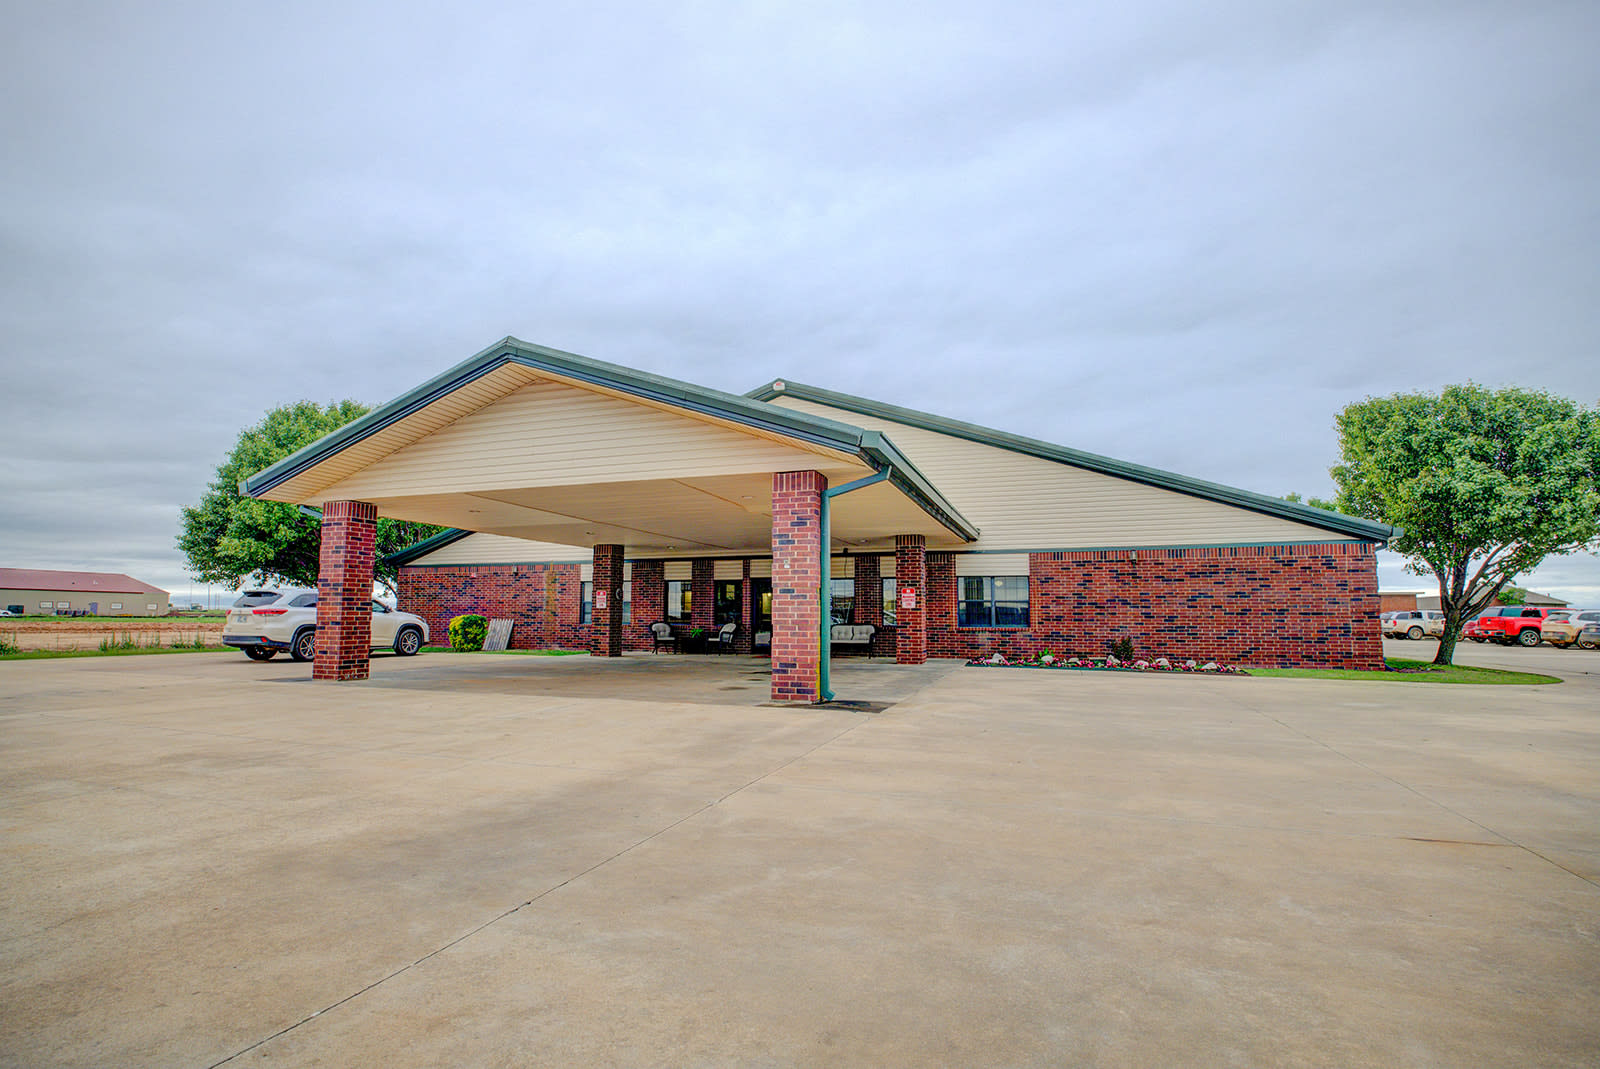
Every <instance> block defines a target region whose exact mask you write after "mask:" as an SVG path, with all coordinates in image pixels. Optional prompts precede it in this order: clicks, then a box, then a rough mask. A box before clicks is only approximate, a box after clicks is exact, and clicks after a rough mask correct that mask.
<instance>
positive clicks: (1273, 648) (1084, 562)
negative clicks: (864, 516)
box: [400, 472, 1383, 700]
mask: <svg viewBox="0 0 1600 1069" xmlns="http://www.w3.org/2000/svg"><path fill="white" fill-rule="evenodd" d="M789 474H790V475H796V476H797V475H803V474H807V473H800V472H796V473H789ZM777 478H778V477H775V478H774V482H776V481H777ZM817 478H819V479H820V478H821V477H820V476H818V477H817ZM783 493H784V495H785V496H784V497H783V507H784V508H785V509H787V510H788V511H787V512H786V513H785V516H786V519H785V520H784V521H783V522H784V524H785V526H784V527H783V537H784V538H786V539H790V540H791V543H792V544H795V549H794V551H793V552H794V556H795V558H796V560H797V561H798V562H799V564H800V565H801V566H803V567H804V568H805V569H809V570H810V571H809V575H798V576H797V579H798V581H799V582H798V584H791V585H792V586H798V585H804V584H806V583H809V586H808V587H806V589H807V590H808V591H809V593H804V594H802V595H800V601H801V602H802V603H803V604H801V605H800V606H799V608H800V609H801V610H802V611H803V613H806V614H808V615H805V616H804V620H803V622H801V623H800V624H799V625H798V626H799V627H801V628H802V629H803V630H805V634H806V635H807V636H813V635H815V634H816V626H817V622H818V617H817V612H818V611H819V608H818V602H817V598H816V584H817V582H818V581H819V580H820V574H819V573H818V571H817V569H816V563H817V562H816V553H817V550H818V548H819V547H820V530H814V529H809V528H807V527H806V526H805V523H806V522H809V516H810V513H809V512H808V509H809V508H810V507H812V506H811V502H812V499H813V495H812V491H810V490H807V489H804V488H802V489H800V490H788V491H784V492H783ZM814 496H815V502H816V505H815V507H817V508H818V509H820V491H817V492H816V493H815V495H814ZM774 502H775V505H776V504H777V503H778V498H777V496H776V495H775V497H774ZM775 515H776V514H775ZM818 515H819V516H820V513H819V514H818ZM796 520H799V521H802V523H801V526H799V527H790V526H788V524H789V523H791V522H793V521H796ZM774 531H775V532H777V531H778V524H777V521H776V520H775V522H774ZM813 531H814V533H812V532H813ZM797 538H798V539H799V542H798V543H793V540H794V539H797ZM1130 553H1134V554H1135V557H1136V559H1133V560H1129V559H1128V556H1129V554H1130ZM1030 560H1031V564H1030V571H1031V576H1030V579H1029V601H1030V606H1029V618H1030V621H1031V626H1030V627H1028V628H1026V629H1023V630H1012V629H1005V628H995V629H990V628H961V629H958V628H957V627H956V626H955V620H956V600H955V599H956V576H955V557H954V556H953V555H952V554H950V553H947V552H932V553H927V554H926V556H925V562H926V569H927V578H926V587H925V592H924V598H923V604H925V605H926V606H927V652H928V656H930V657H962V658H970V657H977V656H983V655H987V654H989V653H994V652H1001V653H1005V654H1006V655H1008V656H1012V655H1024V656H1025V655H1030V654H1033V653H1036V652H1038V651H1039V650H1040V649H1042V648H1046V647H1048V648H1050V649H1052V650H1056V651H1057V652H1061V653H1079V654H1093V655H1096V656H1098V655H1101V654H1103V653H1105V652H1106V647H1107V645H1108V644H1109V643H1110V642H1111V641H1112V640H1114V639H1115V638H1117V637H1119V636H1121V635H1127V636H1128V637H1129V638H1130V639H1132V641H1133V645H1134V650H1135V651H1136V652H1137V654H1138V655H1139V656H1142V657H1156V656H1169V657H1195V658H1209V657H1220V658H1223V659H1224V660H1227V661H1229V662H1232V663H1240V664H1255V665H1262V666H1265V665H1287V666H1316V667H1352V668H1373V667H1377V666H1378V664H1380V663H1381V660H1382V649H1383V647H1382V639H1381V637H1380V636H1379V634H1378V622H1377V616H1378V611H1379V610H1378V581H1377V568H1376V562H1375V559H1374V557H1373V551H1372V547H1371V546H1369V545H1362V544H1354V543H1331V544H1327V545H1311V546H1245V547H1237V548H1210V549H1183V550H1155V549H1141V550H1136V551H1133V550H1102V551H1093V552H1082V553H1035V554H1033V555H1032V556H1031V558H1030ZM856 567H857V576H856V620H857V621H859V622H862V623H871V622H873V620H874V619H875V618H876V614H877V613H878V612H879V609H878V607H877V605H878V598H879V596H880V594H879V588H878V584H877V583H876V581H874V580H871V579H869V578H868V575H869V570H870V568H871V567H872V566H871V565H869V564H867V558H863V559H860V560H858V561H857V562H856ZM899 567H900V565H899V563H898V562H897V565H896V570H899ZM662 571H663V570H662V566H661V562H660V561H636V562H634V565H633V623H632V624H630V625H628V626H627V627H625V628H624V629H623V648H624V649H630V650H640V649H643V650H648V649H650V637H649V634H648V632H647V631H646V630H645V629H646V628H647V627H648V626H649V625H650V624H651V623H652V622H654V621H656V620H660V619H662V616H663V605H662V597H663V582H662ZM747 586H748V582H747ZM773 590H774V597H773V602H774V621H773V623H774V631H776V629H777V623H778V621H777V606H778V605H779V603H780V602H781V601H782V599H781V598H780V596H779V595H778V593H777V592H778V590H779V583H778V580H777V569H776V568H774V582H773ZM580 598H581V588H580V586H579V568H578V565H576V564H549V565H538V564H518V565H511V564H493V565H477V566H466V565H459V566H456V565H452V566H437V567H430V566H426V565H413V566H408V567H405V568H402V569H400V607H401V608H402V609H405V610H406V611H407V612H414V613H417V614H418V615H420V616H422V617H424V618H425V619H426V620H427V621H428V625H429V627H430V628H431V629H432V631H433V641H434V642H436V643H438V644H441V645H443V644H444V643H445V642H447V641H448V638H447V630H446V629H447V627H448V625H449V622H450V618H451V617H452V616H457V615H460V614H461V613H463V612H480V613H482V614H483V615H485V616H510V617H512V618H513V619H515V620H516V621H517V625H516V627H515V628H514V629H513V631H512V645H513V646H514V647H516V648H518V649H540V648H547V647H561V648H567V649H584V648H586V647H587V645H588V642H589V629H588V628H586V627H582V626H580V625H579V624H578V612H579V601H580ZM697 600H698V595H697ZM806 629H808V630H806ZM774 638H775V639H776V635H775V636H774ZM896 638H897V634H896V630H895V629H892V628H891V629H886V630H885V631H883V632H882V633H881V634H880V636H879V639H878V644H877V645H876V646H875V650H876V652H878V653H880V654H882V655H888V654H890V653H893V652H894V649H895V641H896ZM811 641H812V640H811V639H810V638H809V637H808V638H807V639H806V640H805V642H804V643H803V645H807V646H809V643H810V642H811ZM803 652H805V656H802V657H799V658H792V657H789V658H783V660H785V661H791V662H793V667H792V668H790V669H785V670H784V672H785V673H789V674H794V675H796V676H797V677H798V678H799V679H800V680H804V679H808V678H809V679H814V678H815V675H814V673H815V672H816V671H817V667H816V664H815V656H816V655H815V654H811V653H809V650H806V651H803ZM779 678H780V674H779V673H778V672H776V671H775V672H774V680H775V681H776V680H778V679H779ZM774 686H775V689H774V695H775V696H776V693H777V691H776V682H775V685H774ZM801 689H803V687H802V688H801ZM787 700H794V699H793V698H789V699H787ZM802 700H809V699H802Z"/></svg>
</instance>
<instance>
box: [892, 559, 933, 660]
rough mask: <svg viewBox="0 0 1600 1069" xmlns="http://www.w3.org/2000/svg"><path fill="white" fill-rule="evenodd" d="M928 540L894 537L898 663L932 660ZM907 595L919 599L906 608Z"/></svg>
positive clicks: (895, 651) (896, 655) (895, 653)
mask: <svg viewBox="0 0 1600 1069" xmlns="http://www.w3.org/2000/svg"><path fill="white" fill-rule="evenodd" d="M927 546H928V540H927V539H926V538H925V537H924V536H922V535H895V536H894V582H895V629H894V659H895V661H896V663H898V664H922V663H924V662H925V661H927V659H928V548H927ZM907 591H910V592H911V596H912V597H913V598H914V599H915V601H916V604H915V605H914V606H908V605H907V604H906V597H907Z"/></svg>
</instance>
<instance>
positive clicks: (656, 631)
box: [650, 620, 678, 653]
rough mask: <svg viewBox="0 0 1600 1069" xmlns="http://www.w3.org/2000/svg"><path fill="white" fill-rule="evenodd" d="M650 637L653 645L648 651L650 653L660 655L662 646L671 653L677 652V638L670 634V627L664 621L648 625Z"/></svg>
mask: <svg viewBox="0 0 1600 1069" xmlns="http://www.w3.org/2000/svg"><path fill="white" fill-rule="evenodd" d="M650 637H651V639H652V640H653V643H654V644H653V645H652V647H651V649H650V652H651V653H660V652H661V647H662V646H665V647H667V649H669V650H671V651H672V652H673V653H677V652H678V636H677V635H675V634H673V633H672V625H671V624H669V623H667V622H666V621H665V620H658V621H656V622H655V623H653V624H651V625H650Z"/></svg>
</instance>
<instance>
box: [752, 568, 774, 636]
mask: <svg viewBox="0 0 1600 1069" xmlns="http://www.w3.org/2000/svg"><path fill="white" fill-rule="evenodd" d="M750 611H751V612H752V613H753V614H754V615H755V620H754V621H752V622H751V624H750V629H751V630H752V631H771V630H772V580H771V579H752V580H750Z"/></svg>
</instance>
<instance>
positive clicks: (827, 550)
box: [817, 468, 890, 702]
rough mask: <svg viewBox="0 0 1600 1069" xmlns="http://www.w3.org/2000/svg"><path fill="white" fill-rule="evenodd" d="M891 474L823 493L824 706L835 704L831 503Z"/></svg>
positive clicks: (820, 664)
mask: <svg viewBox="0 0 1600 1069" xmlns="http://www.w3.org/2000/svg"><path fill="white" fill-rule="evenodd" d="M889 471H890V469H889V468H883V469H881V470H879V471H878V472H877V473H876V474H873V475H868V476H867V477H866V478H863V479H857V480H856V481H855V482H850V483H845V484H844V485H843V486H838V487H834V488H832V489H829V490H824V491H822V569H821V572H822V593H821V597H820V599H819V600H820V601H821V602H822V605H821V609H822V616H821V623H820V626H819V629H818V632H819V633H818V636H817V637H818V640H819V641H820V642H821V644H822V655H821V657H820V658H819V659H818V661H817V696H818V697H819V698H820V699H821V700H822V701H825V702H831V701H833V688H832V687H831V686H830V685H829V684H830V683H831V680H830V679H829V676H831V675H832V671H831V668H832V663H833V654H832V652H831V647H832V642H831V641H830V639H831V637H832V632H831V631H830V630H829V629H830V628H831V627H832V625H833V602H832V599H831V598H830V597H829V592H828V587H829V586H831V585H832V581H833V575H832V571H833V531H832V526H833V516H832V512H833V510H832V506H831V505H830V502H831V501H832V500H833V498H835V497H836V496H838V495H839V494H848V493H849V492H850V491H852V490H860V489H861V488H862V487H864V486H871V485H872V484H873V483H881V482H883V481H884V480H885V479H887V478H888V477H889Z"/></svg>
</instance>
